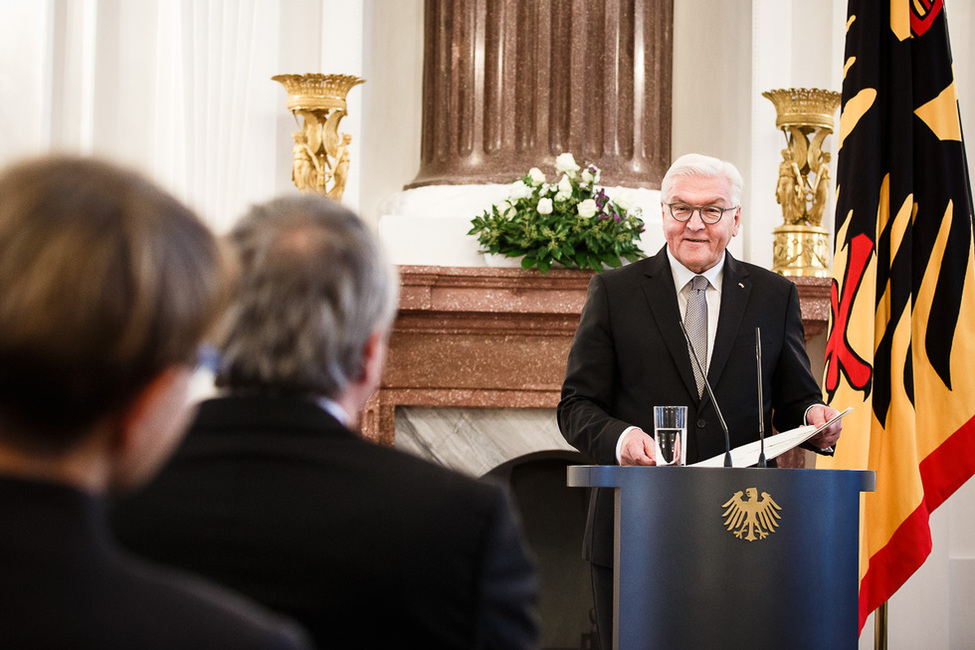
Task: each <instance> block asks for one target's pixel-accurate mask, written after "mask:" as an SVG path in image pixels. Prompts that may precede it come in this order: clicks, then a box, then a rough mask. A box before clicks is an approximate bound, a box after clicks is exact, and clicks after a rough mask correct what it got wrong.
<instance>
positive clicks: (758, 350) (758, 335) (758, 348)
mask: <svg viewBox="0 0 975 650" xmlns="http://www.w3.org/2000/svg"><path fill="white" fill-rule="evenodd" d="M755 363H756V364H758V439H759V441H760V442H759V446H760V448H761V453H759V455H758V466H759V467H768V465H767V464H766V462H765V400H764V399H763V398H762V330H761V328H758V327H756V328H755Z"/></svg>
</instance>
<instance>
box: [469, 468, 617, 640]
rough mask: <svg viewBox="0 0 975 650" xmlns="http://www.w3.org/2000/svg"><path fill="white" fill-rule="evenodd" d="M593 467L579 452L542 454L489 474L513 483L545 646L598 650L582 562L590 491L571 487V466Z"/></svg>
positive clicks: (588, 582) (589, 587) (589, 589)
mask: <svg viewBox="0 0 975 650" xmlns="http://www.w3.org/2000/svg"><path fill="white" fill-rule="evenodd" d="M579 464H588V461H587V459H586V457H585V456H583V455H582V454H580V453H578V452H569V451H554V450H553V451H542V452H536V453H531V454H527V455H524V456H521V457H518V458H515V459H513V460H510V461H508V462H506V463H504V464H503V465H499V466H498V467H496V468H495V469H493V470H492V471H491V472H489V473H488V476H490V477H493V478H495V479H497V480H501V481H505V482H507V483H509V484H510V486H511V492H512V495H513V498H514V500H515V503H516V505H517V507H518V510H519V512H520V513H521V520H522V525H523V527H524V531H525V538H526V541H527V543H528V546H529V548H530V549H531V551H532V554H533V555H534V559H535V566H536V568H537V571H538V579H539V587H540V589H539V614H540V616H541V627H542V638H541V642H542V645H541V647H542V648H544V649H545V650H569V649H570V648H571V649H573V650H578V649H584V650H592V649H595V648H597V647H598V643H597V640H596V638H597V637H596V635H595V626H594V624H593V618H592V608H593V601H592V584H591V579H590V575H589V563H588V562H586V561H585V560H583V559H582V539H583V533H584V532H585V528H586V512H587V509H588V506H589V489H586V488H575V487H572V488H570V487H568V486H567V485H566V467H568V466H569V465H579Z"/></svg>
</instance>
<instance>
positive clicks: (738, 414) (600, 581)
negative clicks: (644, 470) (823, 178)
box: [558, 154, 841, 650]
mask: <svg viewBox="0 0 975 650" xmlns="http://www.w3.org/2000/svg"><path fill="white" fill-rule="evenodd" d="M741 189H742V178H741V174H740V173H739V172H738V170H737V169H736V168H735V166H734V165H732V164H731V163H729V162H725V161H722V160H718V159H717V158H712V157H710V156H703V155H699V154H688V155H685V156H682V157H681V158H679V159H678V160H677V161H676V162H675V163H674V164H673V165H672V166H671V168H670V169H669V170H668V171H667V173H666V175H665V176H664V178H663V181H662V182H661V188H660V195H661V218H662V220H663V232H664V238H665V239H666V241H667V245H666V246H665V247H664V248H662V249H661V250H660V251H659V252H658V253H657V254H656V255H655V256H653V257H650V258H647V259H644V260H641V261H639V262H636V263H634V264H630V265H628V266H624V267H623V268H621V269H616V270H611V271H607V272H605V273H601V274H598V275H595V276H593V278H592V280H591V281H590V283H589V293H588V297H587V299H586V305H585V307H584V308H583V311H582V317H581V319H580V322H579V328H578V330H577V331H576V334H575V338H574V340H573V342H572V347H571V349H570V351H569V359H568V363H567V366H566V373H565V383H564V384H563V385H562V399H561V401H560V402H559V406H558V421H559V428H560V429H561V431H562V435H563V436H564V437H565V439H566V440H567V441H568V442H569V444H571V445H572V446H574V447H575V448H577V449H578V450H580V451H582V452H583V453H586V454H588V455H589V457H590V458H591V459H592V460H593V461H594V462H595V463H598V464H601V465H615V464H620V465H654V464H655V460H654V444H653V437H652V435H653V407H654V406H664V405H677V406H680V405H686V406H687V407H688V414H687V422H688V439H687V462H688V463H694V462H697V461H699V460H704V459H707V458H711V457H713V456H716V455H719V454H723V453H724V452H725V436H724V431H723V429H722V426H721V423H720V421H719V418H718V416H717V413H716V411H715V408H714V405H713V403H712V402H711V400H710V399H709V398H708V396H707V390H706V388H705V386H704V381H703V379H702V378H701V376H700V373H699V372H697V371H696V369H695V362H694V360H693V359H692V357H691V353H690V348H689V346H688V343H687V339H686V338H685V337H684V333H683V332H682V331H681V325H680V323H681V322H683V323H684V325H685V328H686V329H687V330H688V335H689V337H690V339H691V341H693V342H694V345H695V347H694V349H695V351H696V354H697V356H698V358H699V359H700V362H701V364H702V365H703V366H704V368H705V369H706V372H707V378H708V381H709V382H710V384H711V387H712V388H713V390H714V396H715V400H716V401H717V403H718V407H719V408H720V409H721V412H722V414H723V415H724V418H725V421H726V423H727V426H728V430H729V436H730V443H731V448H735V447H738V446H740V445H743V444H745V443H748V442H752V441H754V440H757V439H758V431H759V414H758V404H757V402H758V378H757V376H756V375H757V368H756V354H755V348H756V342H755V330H756V328H761V339H762V374H763V382H764V387H765V389H764V391H763V395H764V404H763V414H762V417H763V418H764V428H765V430H766V431H771V428H772V425H774V426H775V428H776V429H777V430H778V431H787V430H789V429H793V428H795V427H798V426H801V425H803V424H812V425H817V426H818V425H822V424H824V423H825V422H827V421H828V420H829V419H830V418H831V417H833V416H834V415H836V414H837V412H836V411H835V410H834V409H832V408H830V407H828V406H826V405H825V404H823V400H822V394H821V390H820V387H819V383H818V382H817V381H816V379H815V378H814V377H813V375H812V373H811V371H810V369H809V358H808V357H807V356H806V349H805V343H804V336H803V327H802V317H801V313H800V310H799V294H798V291H797V290H796V286H795V284H794V283H793V282H791V281H789V280H788V279H786V278H784V277H782V276H780V275H777V274H775V273H772V272H771V271H768V270H766V269H762V268H760V267H757V266H754V265H752V264H746V263H743V262H740V261H738V260H736V259H735V258H733V257H732V256H731V255H730V254H729V253H727V252H726V250H725V249H726V248H727V246H728V243H729V242H730V241H731V238H732V237H734V236H735V235H737V234H738V231H739V228H740V226H741V205H740V199H741ZM840 429H841V424H840V423H839V422H837V423H836V424H834V425H832V426H831V427H830V428H828V429H826V430H824V431H823V432H821V433H819V434H817V435H816V436H815V437H813V438H810V440H809V441H808V444H809V445H810V446H811V447H812V448H814V450H816V451H819V452H820V453H832V445H833V444H834V443H835V442H836V441H837V439H838V438H839V435H840ZM613 516H614V500H613V491H612V490H609V489H602V490H595V491H594V493H593V498H592V500H591V501H590V507H589V517H588V521H587V524H586V537H585V543H584V551H583V554H584V557H585V558H586V559H587V560H589V561H590V563H591V566H592V574H593V592H594V596H595V604H596V614H597V624H598V626H599V634H600V641H601V644H602V646H601V647H602V648H603V650H606V649H607V648H610V647H611V639H612V616H613V602H612V598H613V569H612V567H613V559H614V558H613V531H614V526H613Z"/></svg>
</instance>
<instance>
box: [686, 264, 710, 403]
mask: <svg viewBox="0 0 975 650" xmlns="http://www.w3.org/2000/svg"><path fill="white" fill-rule="evenodd" d="M690 285H691V290H690V292H689V293H688V296H687V308H686V309H685V311H684V327H685V328H686V329H687V336H688V337H689V338H690V339H691V345H693V346H694V352H695V353H696V354H697V358H698V359H699V360H700V361H701V365H702V366H704V370H705V372H706V371H707V368H708V299H707V288H708V279H707V278H706V277H704V276H703V275H695V276H694V279H692V280H691V282H690ZM691 366H692V367H693V368H694V381H695V383H697V396H698V397H700V396H701V395H702V394H703V393H704V376H703V375H702V374H701V371H700V370H699V369H698V365H697V363H695V362H694V359H693V357H692V358H691Z"/></svg>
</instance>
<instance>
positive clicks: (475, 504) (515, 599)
mask: <svg viewBox="0 0 975 650" xmlns="http://www.w3.org/2000/svg"><path fill="white" fill-rule="evenodd" d="M230 240H231V242H232V244H233V245H234V247H235V248H236V250H237V251H238V253H239V256H240V260H241V263H242V269H243V271H242V275H243V277H242V282H241V284H240V287H239V290H238V294H237V297H236V300H235V302H234V304H233V306H232V308H231V310H230V312H229V314H228V318H227V319H226V322H225V323H224V325H223V328H222V334H221V336H220V340H221V343H220V344H219V346H218V347H219V357H220V361H219V369H218V372H217V385H218V386H219V387H220V388H221V390H222V394H221V395H219V396H218V397H216V398H215V399H211V400H207V401H205V402H204V403H203V404H202V405H201V408H200V411H199V415H198V417H197V419H196V421H195V422H194V424H193V425H192V427H191V430H190V433H189V435H188V436H187V438H186V440H185V443H184V444H183V446H182V447H181V448H180V449H179V450H178V451H177V453H176V454H175V456H174V457H173V459H172V461H171V462H170V463H169V464H168V465H167V466H166V467H165V468H164V469H163V470H162V471H161V473H160V475H159V477H158V479H157V480H156V481H154V482H153V483H152V484H150V485H149V486H148V488H147V489H146V490H145V491H144V492H142V493H141V494H139V495H136V496H135V497H134V498H132V499H130V500H127V501H125V502H123V503H120V504H119V506H118V508H117V509H116V511H115V513H114V517H113V524H114V527H115V529H116V531H117V532H118V534H119V536H120V537H121V539H122V540H123V542H124V543H125V544H127V545H129V547H130V548H132V549H133V550H136V551H138V552H140V553H144V554H146V555H147V556H149V557H152V558H155V559H157V560H160V561H164V562H167V563H174V564H177V565H180V566H183V567H186V568H188V569H191V570H193V571H197V572H200V573H202V574H204V575H207V576H208V577H211V578H213V579H215V580H218V581H220V582H222V583H224V584H226V585H229V586H231V587H233V588H235V589H238V590H240V591H242V592H244V593H246V594H248V595H249V596H251V597H253V598H254V599H256V600H258V601H259V602H261V603H263V604H265V605H267V606H269V607H271V608H273V609H277V610H279V611H282V612H285V613H287V614H289V615H291V616H293V617H295V618H297V619H298V620H299V621H300V622H302V623H303V624H304V625H305V626H306V627H307V628H308V629H309V630H310V631H311V633H312V636H313V637H314V639H315V641H316V642H317V643H318V644H319V645H320V646H321V647H338V648H408V647H409V648H413V647H415V648H421V647H422V648H465V649H466V648H505V649H518V648H533V647H536V644H537V638H538V628H537V622H536V620H535V601H536V597H537V579H536V576H535V572H534V568H533V566H532V563H531V560H530V559H529V556H528V554H527V552H526V549H525V547H524V544H523V541H522V533H521V530H520V525H519V523H518V521H517V519H516V516H515V513H514V512H513V509H512V506H511V505H510V503H509V500H508V495H507V493H506V491H505V490H504V489H503V488H501V487H500V486H496V485H492V484H489V483H486V482H482V481H479V480H475V479H473V478H469V477H465V476H462V475H461V474H459V473H456V472H453V471H450V470H447V469H445V468H443V467H440V466H436V465H434V464H431V463H428V462H426V461H424V460H420V459H418V458H416V457H413V456H410V455H408V454H406V453H403V452H401V451H397V450H395V449H390V448H387V447H382V446H379V445H376V444H373V443H371V442H368V441H366V440H363V439H362V438H361V437H360V436H359V435H357V434H356V433H354V431H353V429H354V427H355V426H356V421H357V419H358V418H359V415H360V412H361V411H362V409H363V407H364V406H365V404H366V400H367V399H368V398H369V397H370V396H371V395H372V394H373V393H374V392H375V390H376V388H377V387H378V386H379V381H380V377H381V374H382V369H383V364H384V360H385V356H386V349H387V340H388V336H389V332H390V328H391V325H392V321H393V317H394V316H395V312H396V305H397V297H398V291H399V284H398V281H397V278H396V274H395V271H394V269H393V267H392V266H390V265H389V264H388V263H387V262H386V261H385V256H384V254H383V251H382V250H381V248H380V245H379V243H378V240H377V239H376V238H375V237H374V236H373V235H372V234H371V233H370V232H369V230H368V229H367V227H366V226H365V224H364V223H363V222H362V221H360V220H359V218H358V217H356V216H355V215H354V214H353V213H351V212H349V211H348V210H346V209H345V208H343V207H341V206H340V205H339V204H338V203H334V202H332V201H330V200H328V199H325V198H321V197H314V196H303V197H293V198H281V199H277V200H273V201H271V202H269V203H267V204H265V205H261V206H257V207H255V208H254V209H253V210H252V211H251V212H250V213H249V214H248V215H247V216H246V217H245V218H244V219H243V220H242V221H241V223H240V224H239V225H238V226H237V227H236V228H235V229H234V231H233V232H232V233H231V235H230Z"/></svg>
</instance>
